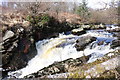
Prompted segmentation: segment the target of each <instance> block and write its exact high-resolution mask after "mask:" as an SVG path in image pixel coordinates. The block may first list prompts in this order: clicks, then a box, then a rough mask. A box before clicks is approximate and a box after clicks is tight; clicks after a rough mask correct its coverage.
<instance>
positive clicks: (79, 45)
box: [75, 36, 96, 51]
mask: <svg viewBox="0 0 120 80" xmlns="http://www.w3.org/2000/svg"><path fill="white" fill-rule="evenodd" d="M95 40H96V37H92V36H83V37H80V38H79V39H77V41H76V44H75V48H76V49H77V51H81V50H83V49H85V47H86V46H87V45H88V44H90V43H91V42H93V41H95Z"/></svg>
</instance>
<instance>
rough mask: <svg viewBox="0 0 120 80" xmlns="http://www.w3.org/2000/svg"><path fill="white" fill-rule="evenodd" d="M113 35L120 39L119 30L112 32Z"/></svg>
mask: <svg viewBox="0 0 120 80" xmlns="http://www.w3.org/2000/svg"><path fill="white" fill-rule="evenodd" d="M113 36H114V37H117V38H118V40H120V32H117V33H114V34H113Z"/></svg>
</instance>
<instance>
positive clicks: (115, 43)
mask: <svg viewBox="0 0 120 80" xmlns="http://www.w3.org/2000/svg"><path fill="white" fill-rule="evenodd" d="M116 47H120V40H117V39H116V40H113V41H112V44H111V48H116Z"/></svg>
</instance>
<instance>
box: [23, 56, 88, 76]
mask: <svg viewBox="0 0 120 80" xmlns="http://www.w3.org/2000/svg"><path fill="white" fill-rule="evenodd" d="M88 60H89V56H83V57H80V58H77V59H73V58H69V59H67V60H64V61H61V62H54V63H53V64H51V65H49V66H48V67H45V68H43V69H41V70H39V71H37V72H36V73H33V74H30V75H27V76H25V78H38V77H43V76H45V75H52V74H57V73H66V72H69V71H70V70H72V69H73V68H75V67H78V66H81V65H83V64H84V63H86V62H87V61H88Z"/></svg>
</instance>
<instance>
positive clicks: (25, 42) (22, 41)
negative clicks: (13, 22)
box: [0, 26, 37, 77]
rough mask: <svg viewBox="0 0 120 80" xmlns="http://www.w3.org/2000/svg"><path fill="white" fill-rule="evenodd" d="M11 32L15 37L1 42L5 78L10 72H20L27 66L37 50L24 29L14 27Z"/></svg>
mask: <svg viewBox="0 0 120 80" xmlns="http://www.w3.org/2000/svg"><path fill="white" fill-rule="evenodd" d="M9 30H11V31H12V32H14V35H13V36H10V37H9V36H8V35H6V36H8V37H7V38H5V40H3V41H2V42H1V45H0V47H1V50H0V51H1V52H2V68H3V69H5V70H6V71H3V77H5V76H6V75H7V72H8V71H13V70H18V69H20V68H23V67H25V66H26V65H27V63H28V61H29V60H30V59H32V58H33V57H34V56H35V55H36V53H37V50H36V48H35V43H34V42H33V41H32V40H31V38H29V34H26V31H25V30H24V29H23V28H22V27H20V26H19V27H12V28H10V29H9Z"/></svg>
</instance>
